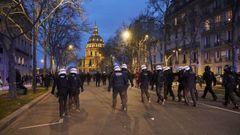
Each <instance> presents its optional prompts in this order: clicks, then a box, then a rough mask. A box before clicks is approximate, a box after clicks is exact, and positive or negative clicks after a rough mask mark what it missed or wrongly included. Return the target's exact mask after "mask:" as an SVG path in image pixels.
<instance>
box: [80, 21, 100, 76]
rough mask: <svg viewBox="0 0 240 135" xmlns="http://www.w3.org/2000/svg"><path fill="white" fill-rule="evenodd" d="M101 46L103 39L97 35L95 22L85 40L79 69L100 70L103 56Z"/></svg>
mask: <svg viewBox="0 0 240 135" xmlns="http://www.w3.org/2000/svg"><path fill="white" fill-rule="evenodd" d="M103 47H104V41H103V39H102V37H101V36H100V35H99V33H98V27H97V25H96V23H95V25H94V28H93V33H92V35H91V37H90V38H89V39H88V42H87V46H86V53H85V57H84V58H83V59H82V60H81V61H80V65H79V66H80V67H79V69H80V70H82V71H83V72H85V73H86V72H95V71H97V70H100V63H101V61H102V60H103V58H104V56H103V52H102V48H103Z"/></svg>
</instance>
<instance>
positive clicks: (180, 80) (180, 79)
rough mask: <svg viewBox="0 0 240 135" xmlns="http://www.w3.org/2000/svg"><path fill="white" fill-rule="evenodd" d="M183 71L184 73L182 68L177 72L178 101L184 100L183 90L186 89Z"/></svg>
mask: <svg viewBox="0 0 240 135" xmlns="http://www.w3.org/2000/svg"><path fill="white" fill-rule="evenodd" d="M183 73H184V70H183V69H181V70H180V71H179V72H178V73H177V76H178V102H181V101H182V95H183V94H182V92H183V91H184V85H183V80H184V78H183Z"/></svg>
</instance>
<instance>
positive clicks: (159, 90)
mask: <svg viewBox="0 0 240 135" xmlns="http://www.w3.org/2000/svg"><path fill="white" fill-rule="evenodd" d="M177 76H178V82H179V85H178V101H179V102H181V101H182V99H184V101H185V104H186V105H189V98H188V97H189V94H190V97H191V99H192V103H193V106H194V107H196V105H197V99H198V92H197V89H196V82H197V81H196V79H197V77H196V74H195V73H194V72H193V70H192V68H191V67H190V66H184V67H179V68H177ZM152 78H153V84H154V85H155V86H156V89H155V90H156V95H157V103H161V104H163V105H164V103H165V101H166V100H167V98H168V94H170V96H171V97H172V100H173V101H175V95H174V93H173V90H172V83H173V80H174V74H173V71H172V69H171V68H170V67H161V66H160V65H157V66H156V71H155V72H154V74H153V77H150V72H149V71H148V70H147V66H146V65H142V66H141V73H140V75H139V78H138V82H139V84H138V85H139V86H140V89H141V101H142V102H143V103H144V102H145V99H147V101H148V102H151V99H150V94H149V91H148V90H149V85H150V82H151V81H152ZM203 79H204V80H205V82H206V87H205V90H204V93H203V95H202V98H205V97H206V94H207V93H208V92H210V93H211V94H212V96H213V99H214V100H217V96H216V94H215V93H214V92H213V90H212V84H214V85H216V78H215V76H214V74H213V72H212V71H211V69H210V67H209V66H206V67H205V72H204V74H203ZM129 82H130V84H129ZM237 84H239V80H238V77H237V74H236V73H235V72H233V70H232V68H231V66H229V65H226V66H225V67H224V74H223V84H222V85H223V86H224V87H225V98H224V99H225V102H224V103H223V105H225V106H227V105H228V104H229V103H230V102H232V103H233V105H234V109H238V105H237V102H236V99H235V97H234V93H236V94H237V95H238V94H239V93H238V92H237ZM130 85H131V87H133V85H134V84H133V78H132V74H131V73H130V72H129V70H128V68H127V65H126V64H123V65H122V66H121V67H120V66H119V65H115V66H114V72H113V73H112V74H111V76H110V79H109V86H108V91H109V92H110V91H111V89H112V91H113V92H112V108H113V110H115V108H116V104H117V96H118V95H120V98H121V105H122V110H123V111H127V100H128V96H127V90H128V87H129V86H130ZM55 88H57V92H56V93H55ZM83 91H84V88H83V81H82V79H81V77H80V76H79V74H78V71H77V68H71V69H70V70H69V74H67V71H66V69H64V68H63V69H60V70H59V71H58V75H57V77H55V79H54V84H53V87H52V91H51V93H52V94H53V95H56V96H57V97H58V101H59V114H60V118H63V117H64V116H65V115H66V116H67V115H68V112H69V110H70V109H71V108H72V107H75V109H76V111H78V112H79V111H80V110H79V109H80V101H79V94H80V93H81V92H83ZM238 96H239V95H238ZM145 97H146V98H145ZM73 105H74V106H73ZM68 109H69V110H68Z"/></svg>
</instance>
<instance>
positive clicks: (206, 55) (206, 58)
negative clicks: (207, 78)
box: [204, 52, 209, 60]
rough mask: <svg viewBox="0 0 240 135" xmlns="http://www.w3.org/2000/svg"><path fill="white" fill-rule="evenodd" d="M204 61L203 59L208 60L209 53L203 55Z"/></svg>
mask: <svg viewBox="0 0 240 135" xmlns="http://www.w3.org/2000/svg"><path fill="white" fill-rule="evenodd" d="M204 59H205V60H208V59H209V52H206V53H205V54H204Z"/></svg>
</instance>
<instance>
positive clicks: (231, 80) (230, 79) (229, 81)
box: [223, 65, 238, 109]
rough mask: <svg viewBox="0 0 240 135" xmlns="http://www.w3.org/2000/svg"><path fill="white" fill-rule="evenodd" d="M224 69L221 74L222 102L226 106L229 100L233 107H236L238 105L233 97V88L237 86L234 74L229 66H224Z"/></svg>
mask: <svg viewBox="0 0 240 135" xmlns="http://www.w3.org/2000/svg"><path fill="white" fill-rule="evenodd" d="M224 71H225V72H224V74H223V86H224V87H225V102H224V103H223V104H224V105H225V106H227V105H228V103H229V102H230V100H231V102H232V103H233V105H234V109H238V105H237V102H236V100H235V97H234V90H235V89H236V86H237V78H236V74H235V73H234V72H233V71H231V67H230V66H228V65H227V66H225V69H224Z"/></svg>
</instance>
